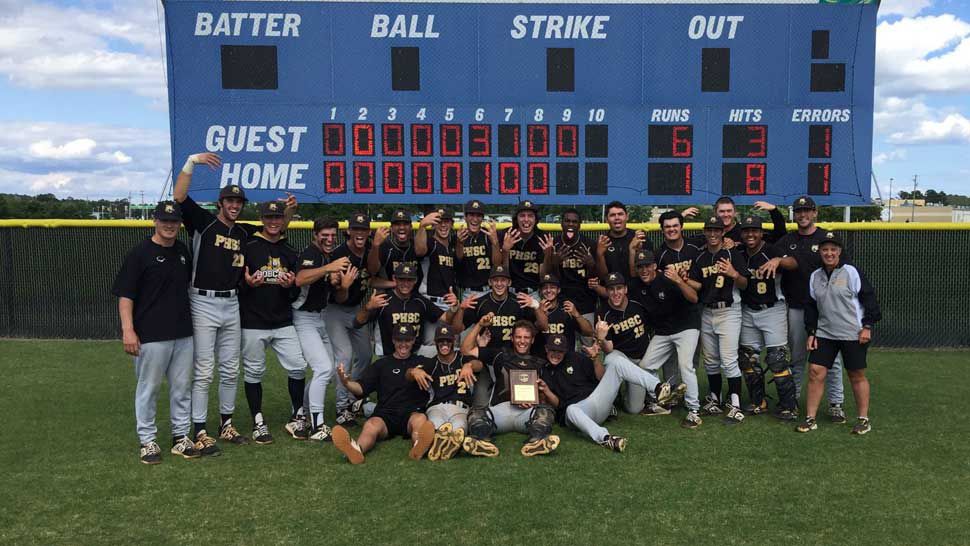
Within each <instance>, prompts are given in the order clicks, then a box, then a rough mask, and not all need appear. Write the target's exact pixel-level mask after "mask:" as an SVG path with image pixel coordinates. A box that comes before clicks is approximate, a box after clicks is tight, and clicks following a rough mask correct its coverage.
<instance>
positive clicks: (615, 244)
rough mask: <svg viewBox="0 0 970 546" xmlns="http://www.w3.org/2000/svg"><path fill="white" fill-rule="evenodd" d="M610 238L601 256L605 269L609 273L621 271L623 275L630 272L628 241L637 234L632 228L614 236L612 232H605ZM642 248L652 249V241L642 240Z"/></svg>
mask: <svg viewBox="0 0 970 546" xmlns="http://www.w3.org/2000/svg"><path fill="white" fill-rule="evenodd" d="M606 236H607V237H609V238H610V246H608V247H606V252H604V253H603V258H604V259H605V260H606V270H607V271H608V272H611V273H622V274H623V276H624V277H626V276H628V275H629V273H630V241H632V240H633V239H634V237H636V236H637V233H636V232H635V231H633V230H632V229H628V230H626V233H624V234H623V235H622V236H620V237H614V236H613V234H612V233H607V234H606ZM641 248H642V250H650V251H653V243H651V242H650V239H646V240H645V241H643V247H641Z"/></svg>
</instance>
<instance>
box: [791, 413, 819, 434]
mask: <svg viewBox="0 0 970 546" xmlns="http://www.w3.org/2000/svg"><path fill="white" fill-rule="evenodd" d="M816 429H818V423H816V422H815V418H814V417H806V418H805V421H804V422H802V424H800V425H798V426H797V427H795V432H811V431H813V430H816Z"/></svg>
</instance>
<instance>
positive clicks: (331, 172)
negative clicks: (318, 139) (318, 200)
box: [323, 161, 347, 193]
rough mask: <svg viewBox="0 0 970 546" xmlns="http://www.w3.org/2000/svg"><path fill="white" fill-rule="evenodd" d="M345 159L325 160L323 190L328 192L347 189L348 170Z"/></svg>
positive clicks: (338, 191)
mask: <svg viewBox="0 0 970 546" xmlns="http://www.w3.org/2000/svg"><path fill="white" fill-rule="evenodd" d="M346 169H347V167H346V165H344V162H343V161H324V162H323V190H324V191H325V192H327V193H344V192H346V191H347V172H346Z"/></svg>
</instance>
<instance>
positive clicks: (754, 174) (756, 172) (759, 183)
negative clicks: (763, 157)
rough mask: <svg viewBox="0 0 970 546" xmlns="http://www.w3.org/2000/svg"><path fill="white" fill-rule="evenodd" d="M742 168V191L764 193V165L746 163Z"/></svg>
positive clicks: (754, 193)
mask: <svg viewBox="0 0 970 546" xmlns="http://www.w3.org/2000/svg"><path fill="white" fill-rule="evenodd" d="M744 168H745V170H744V193H746V194H748V195H764V193H765V170H766V168H767V167H766V165H765V164H764V163H748V164H746V165H745V166H744Z"/></svg>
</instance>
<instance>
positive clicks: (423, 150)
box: [411, 123, 434, 157]
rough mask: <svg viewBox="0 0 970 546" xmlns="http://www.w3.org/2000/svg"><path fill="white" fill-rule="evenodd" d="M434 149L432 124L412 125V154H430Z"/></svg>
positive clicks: (419, 155)
mask: <svg viewBox="0 0 970 546" xmlns="http://www.w3.org/2000/svg"><path fill="white" fill-rule="evenodd" d="M433 151H434V148H433V145H432V135H431V125H430V124H423V123H419V124H415V125H412V126H411V155H412V156H417V157H422V156H429V155H431V153H432V152H433Z"/></svg>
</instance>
